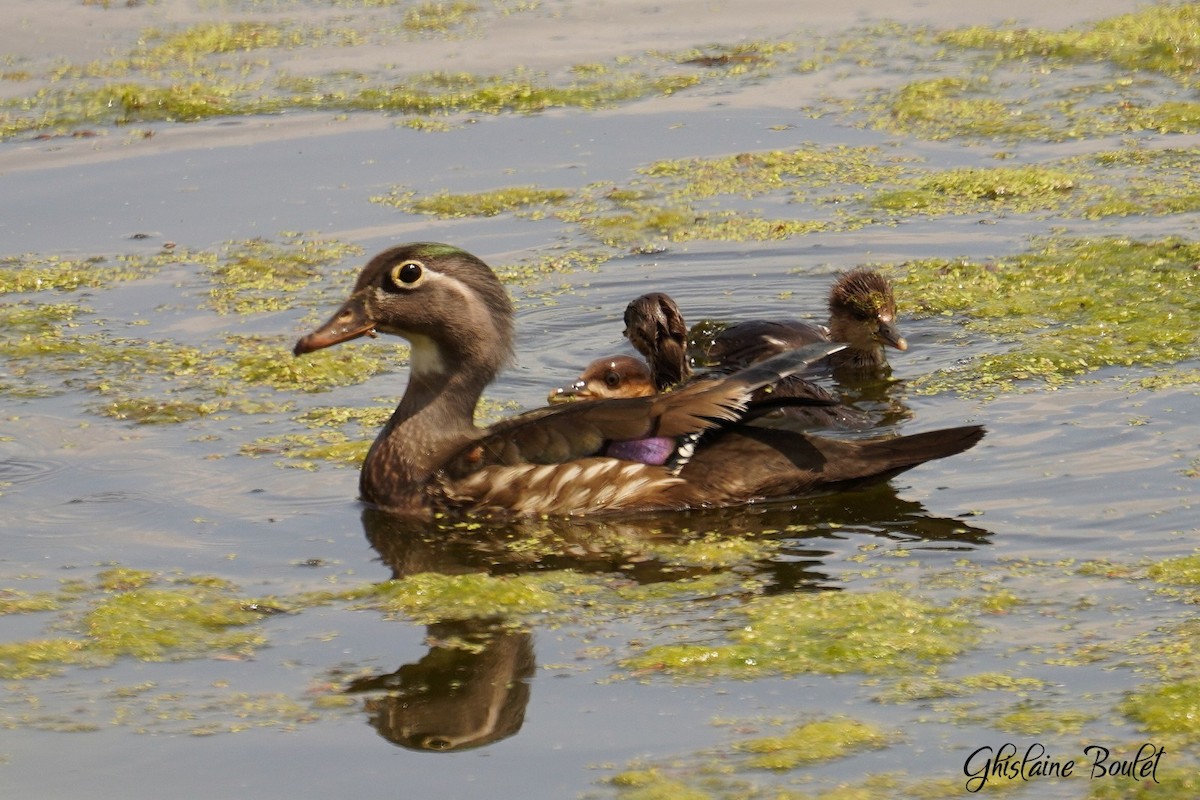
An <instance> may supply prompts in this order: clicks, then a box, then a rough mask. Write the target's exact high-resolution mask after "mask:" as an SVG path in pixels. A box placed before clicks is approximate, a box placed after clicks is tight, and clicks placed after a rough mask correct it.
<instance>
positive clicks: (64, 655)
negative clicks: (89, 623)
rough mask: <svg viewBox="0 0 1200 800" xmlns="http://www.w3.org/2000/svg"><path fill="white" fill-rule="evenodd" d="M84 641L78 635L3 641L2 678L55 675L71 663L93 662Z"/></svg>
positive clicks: (0, 662) (1, 649) (22, 678)
mask: <svg viewBox="0 0 1200 800" xmlns="http://www.w3.org/2000/svg"><path fill="white" fill-rule="evenodd" d="M85 647H86V646H85V643H84V642H81V641H77V640H75V639H34V640H32V641H24V642H2V643H0V678H4V679H5V680H24V679H26V678H44V677H46V676H48V675H54V674H55V673H57V672H59V671H60V670H61V669H62V668H63V667H65V666H68V665H70V664H81V663H92V662H94V661H95V660H96V659H94V658H92V657H91V656H90V655H89V654H88V653H87V652H86V651H85Z"/></svg>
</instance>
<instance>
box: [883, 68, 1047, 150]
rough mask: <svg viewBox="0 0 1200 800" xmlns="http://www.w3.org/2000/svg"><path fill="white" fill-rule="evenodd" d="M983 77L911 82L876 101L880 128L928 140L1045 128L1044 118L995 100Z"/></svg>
mask: <svg viewBox="0 0 1200 800" xmlns="http://www.w3.org/2000/svg"><path fill="white" fill-rule="evenodd" d="M990 90H991V87H990V86H989V85H988V83H987V82H986V81H984V80H974V81H972V80H966V79H963V78H934V79H931V80H926V81H916V82H914V83H910V84H908V85H906V86H904V87H902V88H901V89H899V90H898V91H896V92H894V93H893V94H891V95H890V96H886V97H884V98H883V99H882V100H881V101H880V103H881V106H882V110H881V112H880V113H878V114H877V115H876V116H875V119H874V122H875V124H876V125H878V126H880V127H885V128H887V129H889V130H894V131H897V132H901V133H912V134H917V135H920V136H926V137H929V138H932V139H949V138H952V137H956V136H977V137H986V138H994V137H1033V136H1045V135H1046V134H1047V133H1048V132H1049V130H1050V120H1049V118H1048V117H1047V116H1044V115H1042V114H1037V113H1033V112H1031V111H1030V110H1029V109H1028V108H1025V107H1024V106H1023V105H1021V104H1017V103H1008V102H1005V101H1003V100H999V99H996V98H995V97H994V96H992V94H990V93H989V91H990Z"/></svg>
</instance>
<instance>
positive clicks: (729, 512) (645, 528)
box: [345, 484, 990, 752]
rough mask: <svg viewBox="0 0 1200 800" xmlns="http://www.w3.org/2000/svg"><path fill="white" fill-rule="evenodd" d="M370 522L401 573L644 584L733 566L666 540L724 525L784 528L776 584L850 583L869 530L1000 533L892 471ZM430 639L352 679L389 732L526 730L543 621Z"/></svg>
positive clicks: (824, 587) (418, 739) (492, 735)
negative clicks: (684, 556) (653, 498)
mask: <svg viewBox="0 0 1200 800" xmlns="http://www.w3.org/2000/svg"><path fill="white" fill-rule="evenodd" d="M362 522H363V527H364V529H365V533H366V536H367V539H368V541H369V542H370V543H371V546H372V547H373V548H374V549H375V551H376V552H377V553H378V554H379V556H380V560H381V561H382V562H383V563H384V564H385V565H387V567H388V568H389V569H390V571H391V576H392V578H393V579H397V580H399V579H404V578H406V577H410V576H413V575H417V574H420V573H426V572H436V573H441V574H444V575H466V574H480V573H483V574H488V575H518V574H523V573H529V572H534V571H551V570H572V571H575V572H586V573H592V574H599V575H612V576H615V577H618V578H619V580H621V581H633V582H635V583H638V584H652V583H661V582H668V581H681V580H687V579H690V578H698V577H701V576H704V575H711V574H714V573H718V572H722V571H726V570H728V566H725V565H715V566H714V565H697V564H680V563H676V562H673V561H672V560H671V559H669V558H664V557H663V556H662V555H661V554H660V551H656V545H663V544H667V545H672V544H682V543H687V542H688V541H691V540H694V539H695V538H696V537H699V536H702V535H704V533H705V532H714V531H719V532H724V533H728V534H729V535H739V534H740V535H743V536H750V537H756V538H757V537H761V538H764V539H774V540H780V541H781V546H780V547H779V548H778V549H776V550H774V552H773V553H772V555H771V556H769V557H767V558H763V559H761V560H758V561H755V562H753V564H752V565H750V567H749V568H750V569H752V570H754V572H755V574H756V575H758V576H759V577H760V578H761V583H760V586H761V588H760V589H759V591H762V592H765V593H767V594H787V593H793V592H814V591H837V590H839V589H840V588H841V587H840V584H839V582H838V581H837V580H836V579H835V578H834V577H832V575H831V574H830V573H828V572H826V571H825V569H824V562H825V560H826V559H827V558H828V557H829V556H831V555H832V554H834V552H835V551H834V550H832V549H829V547H830V545H832V544H833V542H834V541H835V540H840V539H845V538H847V537H850V536H853V535H855V534H857V533H866V534H870V535H874V536H878V537H881V538H884V539H889V540H894V541H901V542H906V543H912V544H911V545H910V546H913V545H916V544H917V543H921V545H920V546H922V547H923V548H926V549H944V550H970V549H974V548H975V547H979V546H981V545H984V544H987V542H988V539H989V537H990V533H989V532H988V531H986V530H984V529H982V528H978V527H974V526H971V525H968V524H966V523H964V522H963V521H962V520H959V519H955V518H952V517H936V516H933V515H931V514H930V513H929V512H928V510H927V509H925V508H924V506H922V505H921V504H920V503H917V502H913V501H909V500H904V499H901V498H899V497H897V495H896V492H895V490H894V489H893V488H892V487H891V486H890V485H888V484H879V485H876V486H872V487H869V488H867V489H865V490H863V491H860V492H857V493H854V494H852V495H846V494H840V493H831V494H829V495H826V496H818V497H812V498H808V499H806V500H805V502H804V505H803V506H796V505H794V504H775V505H770V506H754V507H743V508H737V509H717V510H706V511H696V512H682V513H676V514H672V515H662V514H644V515H640V516H636V517H629V518H625V519H617V518H600V519H596V518H593V519H591V520H583V519H559V518H548V519H541V520H533V519H511V520H505V521H498V520H491V521H489V523H488V524H487V525H486V526H482V527H481V526H479V525H476V524H473V523H470V522H468V521H465V520H461V519H460V520H454V519H443V520H436V521H434V522H432V523H430V522H426V521H421V520H414V519H413V518H411V517H409V516H405V515H396V514H390V513H388V512H386V511H382V510H379V509H374V508H367V509H364V511H363V517H362ZM797 529H803V531H804V532H803V533H797V532H796V531H797ZM531 544H535V545H536V546H530V545H531ZM748 597H749V595H747V599H748ZM426 641H427V643H428V646H429V649H428V651H427V652H426V653H425V654H424V655H423V656H422V657H421V658H419V659H418V660H416V661H415V662H413V663H408V664H404V665H402V666H400V667H399V668H398V669H396V670H394V671H392V672H387V673H381V674H374V675H368V676H363V677H358V678H355V679H354V680H352V681H350V682H349V683H348V684H347V686H346V689H345V691H346V692H347V693H349V694H355V695H365V696H366V700H365V702H364V710H365V711H366V713H367V715H368V719H369V722H370V724H371V725H372V726H373V727H374V728H375V729H376V730H377V731H378V732H379V735H380V736H382V737H383V738H384V739H386V740H387V741H389V742H392V743H393V744H396V745H399V746H401V747H405V748H409V749H412V750H417V751H426V752H444V751H454V750H465V749H470V748H475V747H482V746H485V745H488V744H491V743H493V742H497V741H500V740H502V739H505V738H507V737H510V736H513V735H515V734H516V733H517V732H518V731H519V730H520V729H521V726H522V724H523V723H524V721H525V713H526V708H527V706H528V703H529V700H530V697H531V680H532V677H533V675H534V671H535V666H536V658H535V652H534V635H533V632H532V631H531V630H529V629H528V628H525V627H519V626H516V627H515V626H514V624H513V621H512V620H501V619H496V618H476V619H455V620H451V619H445V620H441V621H438V622H435V623H433V624H430V625H428V626H427V628H426Z"/></svg>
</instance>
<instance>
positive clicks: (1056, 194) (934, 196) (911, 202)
mask: <svg viewBox="0 0 1200 800" xmlns="http://www.w3.org/2000/svg"><path fill="white" fill-rule="evenodd" d="M1079 180H1080V179H1079V177H1078V176H1075V175H1072V174H1070V173H1068V172H1064V171H1063V170H1058V169H1052V168H1046V167H1040V166H1025V167H993V168H990V169H970V168H962V169H951V170H945V171H942V172H937V173H934V174H932V175H930V176H928V177H920V178H913V179H910V180H909V181H908V182H909V183H911V188H900V189H895V190H891V191H884V192H880V193H879V194H877V195H875V197H873V198H872V203H873V205H875V206H876V207H878V208H881V209H883V210H886V211H910V212H911V211H920V212H922V213H927V214H964V213H978V212H979V211H980V210H981V208H983V209H987V210H992V211H995V210H1000V209H1003V210H1006V211H1010V212H1014V213H1027V212H1030V211H1037V210H1044V209H1051V208H1057V207H1059V206H1061V205H1063V203H1064V196H1065V195H1068V194H1069V193H1071V192H1072V191H1073V190H1074V189H1075V186H1076V184H1077V183H1078V182H1079Z"/></svg>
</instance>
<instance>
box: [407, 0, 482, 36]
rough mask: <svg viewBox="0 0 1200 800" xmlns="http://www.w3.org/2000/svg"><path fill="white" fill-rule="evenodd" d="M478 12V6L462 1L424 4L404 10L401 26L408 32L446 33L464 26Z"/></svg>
mask: <svg viewBox="0 0 1200 800" xmlns="http://www.w3.org/2000/svg"><path fill="white" fill-rule="evenodd" d="M478 11H479V6H477V5H476V4H474V3H468V2H464V0H454V1H453V2H450V3H437V2H425V3H420V4H418V5H416V6H412V7H410V8H406V9H405V10H404V21H403V23H402V24H403V26H404V28H405V29H406V30H410V31H419V32H422V33H430V32H438V33H446V32H448V31H450V30H452V29H454V28H457V27H460V26H462V25H463V24H465V23H466V22H467V21H468V20H470V18H471V16H472V15H473V14H475V13H476V12H478Z"/></svg>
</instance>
